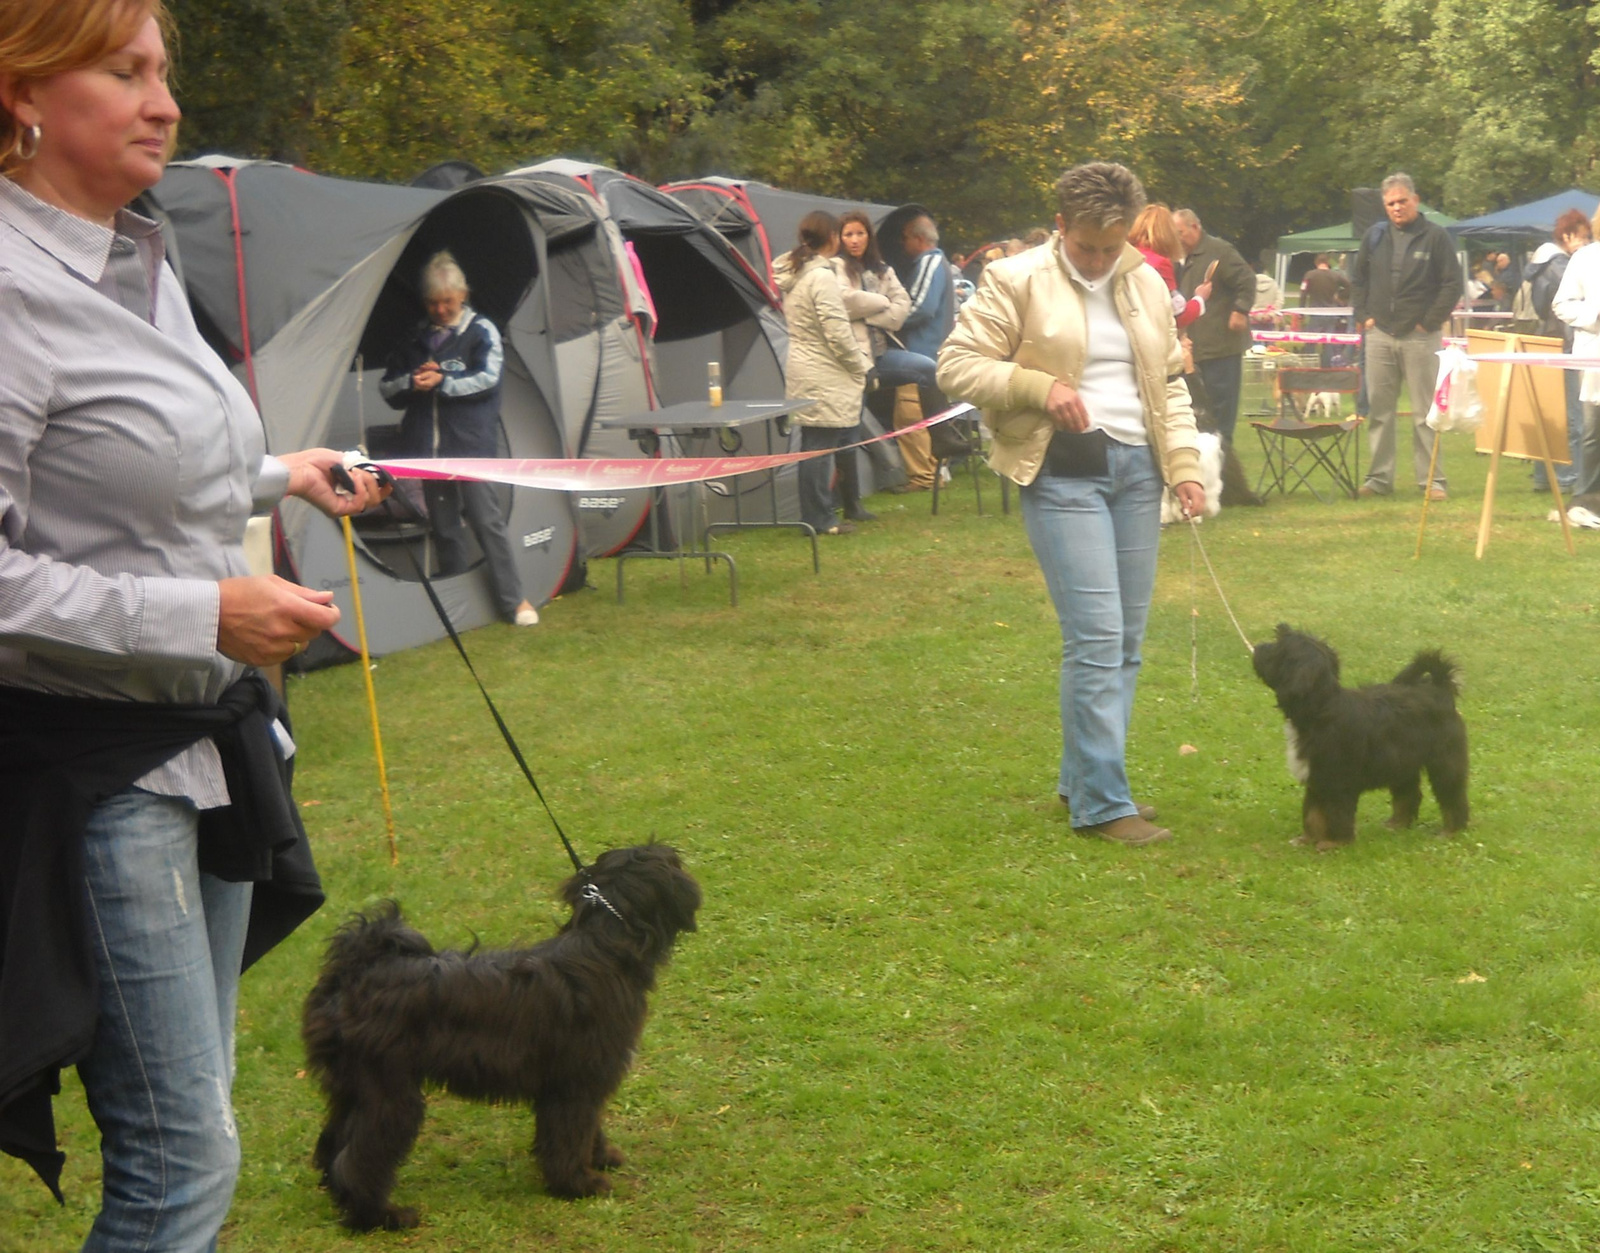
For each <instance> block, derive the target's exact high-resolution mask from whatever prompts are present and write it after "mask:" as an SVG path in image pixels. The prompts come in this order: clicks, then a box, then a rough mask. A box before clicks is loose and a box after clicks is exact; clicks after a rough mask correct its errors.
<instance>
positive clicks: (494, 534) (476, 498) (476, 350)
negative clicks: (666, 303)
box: [378, 252, 539, 626]
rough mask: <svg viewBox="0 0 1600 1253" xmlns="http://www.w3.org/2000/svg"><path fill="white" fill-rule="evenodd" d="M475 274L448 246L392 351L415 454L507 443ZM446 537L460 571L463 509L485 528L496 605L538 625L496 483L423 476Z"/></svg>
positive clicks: (510, 617)
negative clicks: (473, 289)
mask: <svg viewBox="0 0 1600 1253" xmlns="http://www.w3.org/2000/svg"><path fill="white" fill-rule="evenodd" d="M470 296H471V293H470V291H469V290H468V288H467V279H466V275H465V274H463V273H462V271H461V267H460V266H459V265H457V264H456V260H455V258H454V257H452V256H451V255H450V254H449V253H448V252H439V253H436V254H435V255H434V256H433V257H432V258H431V259H430V260H429V262H428V264H427V265H425V266H424V267H423V270H422V303H423V306H424V307H425V308H426V309H427V312H428V316H427V318H426V319H425V320H424V321H422V322H421V323H419V324H418V326H417V328H416V330H415V331H414V332H413V333H412V335H411V336H410V337H409V338H408V339H407V340H406V341H405V342H404V343H403V344H401V345H400V346H399V347H398V348H396V349H395V351H394V352H393V353H392V354H391V355H390V357H389V360H388V363H387V367H386V369H385V370H384V374H383V380H382V381H381V382H380V383H379V384H378V390H379V392H380V393H381V394H382V396H383V398H384V399H385V400H386V401H388V403H389V404H390V405H391V406H392V407H393V408H396V409H403V410H404V411H405V417H404V418H402V419H401V422H400V433H401V439H402V441H403V445H404V455H405V456H408V457H494V456H498V455H499V451H500V442H499V431H500V374H501V368H502V366H503V364H504V360H505V352H504V349H503V348H502V347H501V345H500V332H499V331H497V330H496V329H495V325H494V323H493V322H491V321H489V319H488V318H486V317H484V316H483V315H482V314H480V313H477V312H474V310H473V308H472V306H471V305H469V304H468V303H467V301H468V299H469V298H470ZM423 497H424V500H425V501H426V502H427V508H428V519H429V522H430V523H431V525H432V527H433V536H434V541H435V543H436V544H437V545H438V552H439V570H440V572H441V573H443V574H459V573H460V572H461V571H463V570H465V569H467V567H468V565H469V564H470V558H469V552H468V549H467V541H466V534H465V531H464V529H463V527H462V513H463V512H465V514H466V522H467V525H468V526H470V527H471V528H472V533H473V535H474V536H476V537H477V540H478V547H479V548H480V549H482V550H483V559H484V565H485V568H486V570H487V571H488V575H489V587H490V591H491V592H492V594H493V596H494V602H495V609H496V610H497V611H498V612H499V614H500V616H501V617H502V618H504V619H505V620H506V621H507V622H514V623H515V624H516V625H517V626H532V625H534V624H535V623H536V622H538V621H539V613H538V611H537V610H536V609H534V607H533V605H532V604H531V603H529V602H528V600H527V599H526V598H524V597H523V595H522V587H521V580H520V579H519V577H518V575H517V567H516V563H515V561H514V560H513V559H512V556H511V540H510V538H509V537H508V536H507V534H506V515H505V512H504V511H503V510H502V509H501V507H500V501H499V498H498V495H497V489H496V487H495V485H494V484H493V483H448V482H433V481H429V482H426V483H424V485H423Z"/></svg>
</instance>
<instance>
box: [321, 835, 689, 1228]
mask: <svg viewBox="0 0 1600 1253" xmlns="http://www.w3.org/2000/svg"><path fill="white" fill-rule="evenodd" d="M591 888H592V889H594V890H597V891H598V895H596V894H595V891H593V890H591ZM561 895H562V898H563V899H564V900H565V901H566V902H567V904H568V905H570V906H571V907H572V918H571V920H570V921H569V922H568V923H567V924H566V925H565V926H564V927H562V929H561V931H560V932H559V933H558V934H557V935H555V936H554V937H553V938H551V939H549V940H546V941H545V942H544V943H542V944H538V945H535V946H534V947H532V948H527V949H498V950H482V951H480V950H476V949H473V950H469V951H467V952H464V953H461V952H435V951H434V949H433V946H432V945H430V944H429V943H428V941H427V940H426V939H424V938H423V936H422V935H421V934H419V933H418V932H416V931H414V930H412V929H411V928H410V927H408V926H407V925H406V924H405V923H404V921H402V919H401V917H400V911H399V908H398V907H397V906H396V905H395V904H394V903H393V902H392V901H391V902H389V903H388V904H387V905H386V906H385V907H383V908H382V909H380V910H379V911H378V912H377V913H376V914H374V915H373V916H371V917H363V916H359V915H358V916H357V917H355V918H354V919H352V920H351V921H350V922H349V923H347V924H346V925H345V926H344V927H342V928H341V929H340V930H339V931H338V932H337V933H336V934H335V935H334V937H333V939H332V940H331V941H330V943H329V945H328V955H327V958H326V960H325V962H324V964H323V968H322V975H321V977H320V978H319V979H318V980H317V984H316V986H315V987H314V988H313V989H312V990H311V994H310V996H308V997H307V998H306V1005H305V1015H304V1020H303V1023H302V1035H303V1037H304V1039H305V1046H306V1062H307V1067H308V1069H309V1070H310V1071H311V1072H312V1073H313V1074H314V1075H316V1077H317V1078H318V1080H320V1081H321V1084H322V1089H323V1092H324V1094H325V1095H326V1097H327V1103H328V1115H327V1122H326V1125H325V1126H324V1129H323V1132H322V1136H321V1138H320V1139H319V1140H318V1141H317V1148H316V1153H315V1154H314V1156H313V1159H312V1160H313V1163H314V1165H315V1166H316V1167H317V1169H318V1170H319V1171H321V1173H322V1179H323V1182H324V1183H325V1184H326V1186H327V1188H328V1191H329V1192H330V1193H332V1195H333V1198H334V1201H335V1202H336V1203H337V1204H338V1206H339V1210H340V1214H341V1216H342V1217H343V1219H344V1222H345V1224H346V1226H349V1227H351V1228H354V1229H355V1230H357V1231H366V1230H369V1229H371V1228H373V1227H387V1228H390V1229H397V1228H402V1227H414V1226H416V1224H417V1213H416V1211H415V1210H413V1209H406V1208H401V1207H398V1206H395V1205H393V1204H391V1203H390V1201H389V1193H390V1191H391V1190H392V1189H393V1188H394V1182H395V1172H396V1170H397V1169H398V1168H399V1166H400V1163H401V1162H402V1161H403V1160H404V1159H405V1156H406V1154H407V1153H409V1152H410V1151H411V1145H412V1143H413V1141H414V1140H415V1139H416V1136H417V1131H418V1129H419V1128H420V1127H421V1126H422V1117H423V1112H424V1108H425V1102H424V1098H423V1093H424V1090H425V1089H426V1088H429V1087H437V1088H443V1089H445V1090H447V1091H449V1092H453V1093H455V1094H456V1095H458V1096H464V1097H468V1098H470V1099H472V1100H479V1101H493V1102H500V1101H520V1102H527V1103H528V1104H529V1105H531V1106H532V1108H533V1113H534V1120H535V1121H534V1141H533V1151H534V1154H535V1155H536V1156H537V1157H538V1159H539V1165H540V1167H541V1168H542V1170H543V1172H544V1178H545V1184H546V1186H547V1187H548V1188H549V1189H550V1191H551V1192H552V1193H554V1194H555V1195H557V1196H567V1197H575V1196H591V1195H593V1194H595V1193H597V1192H605V1191H608V1190H609V1189H610V1187H611V1184H610V1182H609V1180H607V1179H606V1177H605V1176H604V1175H603V1174H601V1173H600V1172H601V1171H602V1170H606V1169H609V1168H610V1167H613V1166H619V1165H621V1164H622V1154H620V1153H619V1152H617V1150H616V1149H615V1148H613V1147H612V1146H611V1145H610V1144H608V1143H607V1141H606V1137H605V1133H604V1132H603V1131H602V1130H601V1129H600V1112H601V1109H602V1108H603V1106H604V1105H605V1102H606V1100H607V1099H608V1098H609V1097H610V1096H611V1094H612V1093H613V1092H614V1091H616V1088H617V1085H618V1084H620V1083H621V1082H622V1078H623V1076H624V1075H625V1074H626V1073H627V1070H628V1065H629V1063H630V1062H631V1061H632V1059H633V1051H634V1048H635V1046H637V1044H638V1043H639V1035H640V1032H641V1031H642V1030H643V1028H644V1020H645V1008H646V1006H645V997H646V994H647V993H648V992H649V991H650V990H651V988H652V987H653V986H654V985H655V976H656V968H657V967H658V966H660V965H661V964H662V963H664V962H665V961H666V960H667V958H668V957H669V956H670V954H671V952H672V947H673V943H674V941H675V940H676V939H677V937H678V935H679V933H680V932H683V931H693V930H694V929H695V920H694V916H695V911H696V910H697V909H699V907H700V888H699V886H698V885H697V884H696V883H695V881H694V879H693V878H691V877H690V875H689V873H688V871H686V870H684V868H683V865H682V863H681V862H680V861H679V860H678V854H677V853H676V852H674V851H673V850H672V849H670V848H668V847H667V846H666V845H665V844H646V845H642V846H640V847H638V848H624V849H614V850H612V851H611V852H608V853H603V854H602V855H601V856H600V857H599V858H598V859H597V860H596V861H595V863H594V865H593V866H591V867H590V868H589V870H588V872H587V874H586V875H574V876H573V877H572V878H571V879H569V880H567V882H566V883H565V884H563V885H562V888H561Z"/></svg>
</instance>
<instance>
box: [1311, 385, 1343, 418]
mask: <svg viewBox="0 0 1600 1253" xmlns="http://www.w3.org/2000/svg"><path fill="white" fill-rule="evenodd" d="M1343 408H1344V398H1343V397H1342V396H1340V395H1339V393H1338V392H1312V393H1311V398H1310V399H1309V400H1307V401H1306V421H1307V422H1309V421H1311V419H1312V418H1324V419H1327V418H1335V419H1336V418H1338V416H1339V414H1340V411H1341V410H1342V409H1343Z"/></svg>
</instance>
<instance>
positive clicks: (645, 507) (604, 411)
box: [556, 322, 650, 557]
mask: <svg viewBox="0 0 1600 1253" xmlns="http://www.w3.org/2000/svg"><path fill="white" fill-rule="evenodd" d="M556 352H557V357H558V359H559V360H560V361H561V363H562V364H561V375H562V377H563V378H564V379H568V380H571V381H572V382H573V388H574V390H576V389H578V388H582V387H583V386H584V384H585V382H587V383H588V385H589V390H588V391H586V392H584V394H583V395H582V396H581V397H579V399H578V404H579V405H580V406H581V409H580V411H579V412H578V413H577V414H576V415H574V416H575V421H573V422H572V425H573V426H579V425H581V426H582V427H583V428H584V429H583V443H582V445H581V448H580V450H579V451H578V452H577V453H574V454H573V455H575V456H578V455H581V456H584V457H591V458H618V459H632V458H635V457H642V456H644V455H645V454H644V452H643V450H642V449H640V447H639V446H638V445H637V444H636V443H634V441H633V440H631V439H629V438H628V433H627V431H626V430H619V429H616V428H608V427H603V426H599V425H596V423H598V422H601V421H604V420H606V419H609V418H626V417H631V416H632V415H634V414H644V413H647V412H648V411H649V408H650V396H649V390H648V388H647V387H646V384H645V376H644V369H643V365H642V361H641V356H640V349H639V342H638V332H637V331H636V330H635V329H634V328H633V326H632V325H631V324H629V323H627V322H613V323H611V324H609V325H608V326H606V327H605V328H603V329H602V330H601V332H600V333H599V334H597V335H595V336H592V337H591V338H590V339H588V340H583V341H579V340H574V341H571V342H569V343H565V344H560V345H558V346H557V349H556ZM573 500H574V503H575V504H576V506H577V510H578V522H579V526H580V527H581V529H582V532H583V551H584V554H585V556H589V557H609V556H611V555H613V554H614V553H616V552H618V551H619V550H620V549H622V548H624V547H626V546H627V545H628V544H629V543H630V542H632V540H633V539H634V537H635V536H636V535H638V533H639V531H640V530H641V528H642V527H643V525H644V521H645V518H646V517H647V516H648V514H649V510H650V493H649V492H648V491H631V492H617V491H609V490H608V491H598V492H575V493H573Z"/></svg>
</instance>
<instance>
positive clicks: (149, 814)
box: [78, 788, 251, 1253]
mask: <svg viewBox="0 0 1600 1253" xmlns="http://www.w3.org/2000/svg"><path fill="white" fill-rule="evenodd" d="M198 818H199V815H198V811H197V810H196V809H195V808H194V806H192V805H191V804H190V803H189V802H188V801H185V800H179V799H176V798H173V797H168V796H156V795H153V794H152V793H149V792H145V791H141V790H140V789H138V788H129V789H127V790H126V791H123V792H119V793H118V794H117V795H115V796H113V797H111V798H110V799H109V800H107V801H104V802H102V803H101V804H100V806H99V807H98V808H97V809H96V810H95V811H94V814H93V816H92V817H91V818H90V820H89V826H88V828H87V830H86V832H85V849H84V865H85V876H86V879H87V883H88V889H89V893H88V894H89V923H90V932H91V936H92V939H93V945H94V957H95V969H96V974H97V976H98V978H99V981H100V1017H99V1021H98V1023H97V1025H96V1027H95V1037H94V1043H93V1046H92V1047H91V1049H90V1053H89V1056H88V1057H87V1058H85V1059H84V1061H83V1062H82V1063H80V1064H79V1066H78V1073H79V1075H80V1077H81V1078H82V1080H83V1086H84V1090H85V1092H86V1093H87V1095H88V1099H89V1110H90V1112H91V1113H92V1114H93V1115H94V1120H95V1124H96V1125H97V1126H98V1127H99V1128H100V1135H101V1146H100V1156H101V1164H102V1174H103V1179H102V1185H101V1209H100V1214H99V1216H98V1217H97V1218H96V1219H95V1222H94V1227H93V1229H92V1230H91V1231H90V1233H89V1238H88V1240H86V1241H85V1242H84V1245H83V1249H84V1253H125V1251H127V1253H132V1251H133V1250H140V1251H141V1253H157V1251H159V1253H209V1251H210V1250H213V1249H215V1248H216V1238H217V1232H218V1231H219V1230H220V1229H221V1227H222V1223H223V1220H224V1219H225V1218H226V1217H227V1215H228V1206H229V1204H230V1202H231V1201H232V1199H233V1188H234V1183H235V1180H236V1179H237V1177H238V1173H239V1134H238V1131H237V1129H236V1127H235V1125H234V1120H233V1105H232V1089H233V1022H234V1011H235V1008H236V1006H237V1002H238V989H239V966H240V963H241V960H242V958H243V954H244V938H245V927H246V924H247V923H248V921H249V914H250V894H251V889H250V884H248V883H225V882H223V881H222V880H220V879H216V878H213V877H212V876H211V875H208V874H202V873H201V872H200V869H199V866H198Z"/></svg>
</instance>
